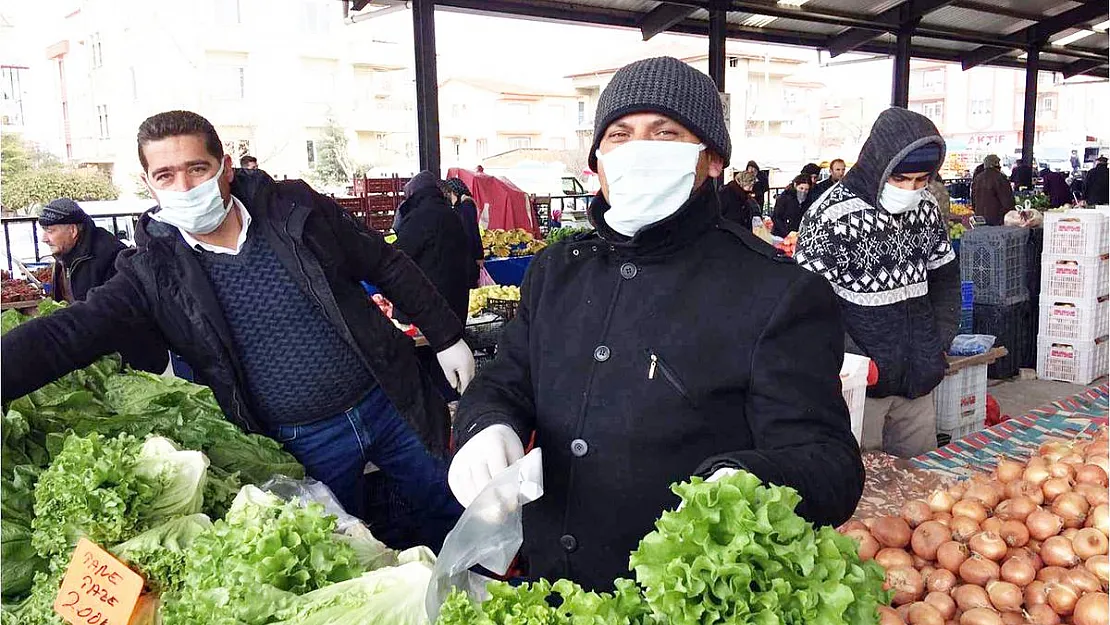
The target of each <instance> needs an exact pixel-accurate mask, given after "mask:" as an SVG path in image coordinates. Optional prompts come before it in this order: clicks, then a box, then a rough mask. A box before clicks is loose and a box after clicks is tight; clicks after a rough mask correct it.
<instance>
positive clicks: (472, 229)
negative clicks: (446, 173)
mask: <svg viewBox="0 0 1110 625" xmlns="http://www.w3.org/2000/svg"><path fill="white" fill-rule="evenodd" d="M446 186H447V198H448V199H449V200H451V205H452V206H454V207H455V212H456V213H458V214H459V218H460V219H462V222H463V229H464V230H466V236H467V239H468V240H469V241H470V252H471V254H470V256H471V258H473V259H474V267H473V269H472V270H471V273H470V274H469V275H470V277H471V280H470V288H472V289H476V288H478V276H479V274H480V273H481V267H482V260H483V259H484V258H485V249H484V248H483V247H482V233H481V232H479V231H478V206H477V205H475V204H474V198H473V197H471V195H470V189H469V188H467V186H466V183H465V182H463V181H462V180H461V179H459V178H448V179H447V183H446Z"/></svg>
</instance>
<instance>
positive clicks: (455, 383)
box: [436, 341, 474, 393]
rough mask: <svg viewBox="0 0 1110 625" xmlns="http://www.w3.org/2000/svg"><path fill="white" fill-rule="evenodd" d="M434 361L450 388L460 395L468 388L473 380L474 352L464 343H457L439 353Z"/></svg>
mask: <svg viewBox="0 0 1110 625" xmlns="http://www.w3.org/2000/svg"><path fill="white" fill-rule="evenodd" d="M436 359H438V360H439V366H440V367H442V368H443V375H445V376H447V383H448V384H450V385H451V388H453V389H455V390H456V391H458V392H459V393H462V392H463V391H465V390H466V387H468V386H470V381H471V380H473V379H474V352H473V351H472V350H471V349H470V346H469V345H467V344H466V341H459V342H458V343H455V344H454V345H452V346H451V347H448V348H447V349H445V350H443V351H442V352H439V353H438V354H436Z"/></svg>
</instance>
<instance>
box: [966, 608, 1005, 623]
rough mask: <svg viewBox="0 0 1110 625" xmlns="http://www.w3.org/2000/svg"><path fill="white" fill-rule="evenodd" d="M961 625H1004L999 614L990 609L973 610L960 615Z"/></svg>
mask: <svg viewBox="0 0 1110 625" xmlns="http://www.w3.org/2000/svg"><path fill="white" fill-rule="evenodd" d="M960 625H1004V623H1003V622H1002V617H1001V616H999V615H998V612H995V611H994V610H992V609H990V608H972V609H970V610H968V611H967V612H964V613H963V614H961V615H960Z"/></svg>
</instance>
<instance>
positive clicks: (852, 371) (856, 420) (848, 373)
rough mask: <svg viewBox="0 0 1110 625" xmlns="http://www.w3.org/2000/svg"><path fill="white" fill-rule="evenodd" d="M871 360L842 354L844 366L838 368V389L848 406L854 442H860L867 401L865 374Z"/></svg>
mask: <svg viewBox="0 0 1110 625" xmlns="http://www.w3.org/2000/svg"><path fill="white" fill-rule="evenodd" d="M870 367H871V359H870V358H866V357H864V356H857V355H856V354H844V364H843V365H841V367H840V387H841V391H842V392H843V393H844V403H846V404H848V414H849V415H850V416H851V420H852V434H855V435H856V442H857V443H858V442H861V441H862V438H861V437H862V436H863V410H864V405H865V404H866V400H867V372H868V370H869V369H870Z"/></svg>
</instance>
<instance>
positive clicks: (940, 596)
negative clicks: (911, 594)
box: [925, 592, 956, 619]
mask: <svg viewBox="0 0 1110 625" xmlns="http://www.w3.org/2000/svg"><path fill="white" fill-rule="evenodd" d="M925 603H928V604H929V605H931V606H933V607H934V608H936V609H937V612H940V615H941V616H943V617H944V618H945V619H950V618H952V617H953V616H954V615H955V614H956V600H955V599H953V598H952V597H951V596H950V595H949V594H948V593H946V592H931V593H929V594H927V595H925Z"/></svg>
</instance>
